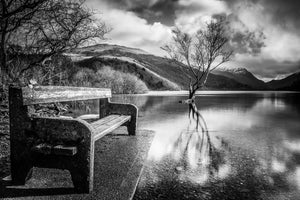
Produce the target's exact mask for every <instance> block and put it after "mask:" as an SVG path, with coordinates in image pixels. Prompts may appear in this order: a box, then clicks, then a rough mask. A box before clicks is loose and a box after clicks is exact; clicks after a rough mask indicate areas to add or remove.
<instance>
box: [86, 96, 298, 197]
mask: <svg viewBox="0 0 300 200" xmlns="http://www.w3.org/2000/svg"><path fill="white" fill-rule="evenodd" d="M153 95H154V96H115V97H114V98H113V99H112V101H116V102H129V103H134V104H135V105H137V106H138V107H139V118H138V120H139V125H138V126H139V129H147V130H153V131H155V132H156V135H155V138H154V140H153V143H152V146H151V148H150V150H149V155H148V158H147V162H146V166H145V169H144V172H143V174H142V177H141V180H140V182H139V185H138V188H137V191H136V194H135V197H134V199H135V200H139V199H178V200H184V199H212V200H218V199H222V200H223V199H224V200H225V199H237V200H243V199H249V200H255V199H262V200H269V199H272V200H273V199H274V200H278V199H279V200H285V199H291V200H300V93H280V92H241V93H240V92H203V93H201V94H200V95H199V96H197V98H196V107H197V110H195V109H192V111H193V110H194V111H196V112H192V111H191V112H190V111H189V110H190V109H189V108H190V107H189V105H187V104H180V103H178V102H179V101H180V100H183V99H184V98H185V97H184V96H174V95H173V96H172V95H169V96H159V95H155V94H153ZM89 112H92V113H93V112H97V109H96V108H90V109H89Z"/></svg>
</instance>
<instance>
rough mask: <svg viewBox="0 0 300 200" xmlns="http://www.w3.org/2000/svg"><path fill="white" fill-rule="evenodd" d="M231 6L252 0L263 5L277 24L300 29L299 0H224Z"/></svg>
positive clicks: (251, 1) (251, 0)
mask: <svg viewBox="0 0 300 200" xmlns="http://www.w3.org/2000/svg"><path fill="white" fill-rule="evenodd" d="M223 1H225V2H227V3H228V5H229V6H231V7H232V6H234V5H236V4H237V3H241V2H250V3H254V4H260V5H262V6H263V8H264V10H265V12H266V13H269V14H270V15H271V17H272V20H273V22H274V23H275V24H278V25H281V26H282V27H284V28H288V29H298V30H299V29H300V20H299V19H300V1H299V0H242V1H241V0H223Z"/></svg>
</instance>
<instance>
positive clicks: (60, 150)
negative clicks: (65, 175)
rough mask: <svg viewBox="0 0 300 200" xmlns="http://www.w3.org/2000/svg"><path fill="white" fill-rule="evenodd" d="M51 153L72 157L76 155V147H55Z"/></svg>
mask: <svg viewBox="0 0 300 200" xmlns="http://www.w3.org/2000/svg"><path fill="white" fill-rule="evenodd" d="M52 153H53V154H55V155H63V156H74V155H75V154H76V153H77V147H74V146H64V145H57V146H54V147H53V148H52Z"/></svg>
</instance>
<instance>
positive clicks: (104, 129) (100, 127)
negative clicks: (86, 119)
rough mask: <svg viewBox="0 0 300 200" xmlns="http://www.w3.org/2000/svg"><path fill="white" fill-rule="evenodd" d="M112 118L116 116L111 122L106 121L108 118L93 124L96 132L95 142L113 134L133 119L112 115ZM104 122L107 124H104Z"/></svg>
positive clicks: (126, 116)
mask: <svg viewBox="0 0 300 200" xmlns="http://www.w3.org/2000/svg"><path fill="white" fill-rule="evenodd" d="M110 116H114V118H111V120H110V121H107V119H106V118H107V117H106V118H103V119H100V120H98V121H97V122H94V123H92V124H91V126H92V127H93V129H94V130H95V131H94V134H93V138H94V141H96V140H98V139H100V138H101V137H103V136H105V135H106V134H108V133H110V132H112V131H113V130H115V129H116V128H118V127H119V126H121V125H122V124H124V123H125V122H127V121H129V120H130V119H131V116H128V115H110ZM103 121H105V122H104V123H103Z"/></svg>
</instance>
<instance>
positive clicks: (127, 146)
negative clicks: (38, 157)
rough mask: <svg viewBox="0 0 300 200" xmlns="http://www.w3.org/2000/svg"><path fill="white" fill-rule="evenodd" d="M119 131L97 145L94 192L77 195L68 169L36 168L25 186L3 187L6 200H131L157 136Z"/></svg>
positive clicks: (1, 189) (0, 191)
mask: <svg viewBox="0 0 300 200" xmlns="http://www.w3.org/2000/svg"><path fill="white" fill-rule="evenodd" d="M120 132H121V133H122V132H123V131H122V130H121V131H118V130H117V131H116V132H114V134H110V135H107V136H105V137H103V138H101V139H100V140H98V141H97V142H96V144H95V172H94V190H93V192H92V193H90V194H76V193H75V192H74V189H73V184H72V181H71V175H70V173H69V172H68V171H66V170H58V169H40V168H34V170H33V176H32V178H31V179H30V180H28V181H27V182H26V185H24V186H6V187H0V198H1V197H2V198H6V199H103V200H106V199H107V200H112V199H122V200H127V199H131V198H132V197H133V195H134V192H135V189H136V186H137V184H138V180H139V178H140V175H141V172H142V169H143V164H144V161H145V159H146V158H147V154H148V150H149V148H150V145H151V142H152V139H153V137H154V133H153V132H151V131H146V130H140V131H138V133H137V135H136V136H128V135H127V134H126V135H124V134H120Z"/></svg>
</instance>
